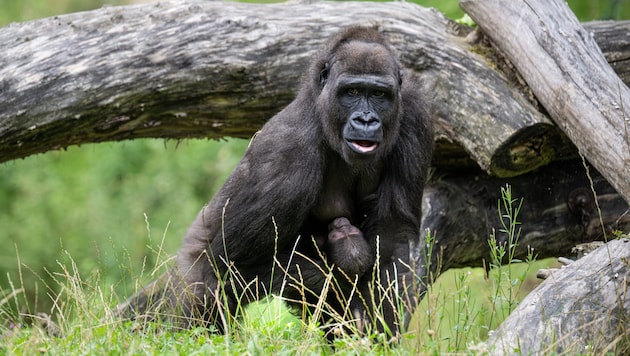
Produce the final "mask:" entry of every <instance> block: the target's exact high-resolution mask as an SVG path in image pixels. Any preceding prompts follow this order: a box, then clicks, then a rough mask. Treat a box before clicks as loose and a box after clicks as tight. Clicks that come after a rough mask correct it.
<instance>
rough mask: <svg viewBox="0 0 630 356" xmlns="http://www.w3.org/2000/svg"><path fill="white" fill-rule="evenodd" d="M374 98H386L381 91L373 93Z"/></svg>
mask: <svg viewBox="0 0 630 356" xmlns="http://www.w3.org/2000/svg"><path fill="white" fill-rule="evenodd" d="M372 96H374V97H377V98H382V97H384V96H385V92H384V91H381V90H377V91H375V92H373V93H372Z"/></svg>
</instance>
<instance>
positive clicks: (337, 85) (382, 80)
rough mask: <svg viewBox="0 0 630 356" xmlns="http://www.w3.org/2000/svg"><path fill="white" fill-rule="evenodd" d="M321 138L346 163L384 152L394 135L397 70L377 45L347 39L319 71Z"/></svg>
mask: <svg viewBox="0 0 630 356" xmlns="http://www.w3.org/2000/svg"><path fill="white" fill-rule="evenodd" d="M322 75H323V76H325V77H323V80H322V82H323V83H324V87H323V89H322V92H321V94H320V97H319V100H318V104H319V107H320V108H322V105H324V106H323V107H325V108H327V110H326V111H324V112H326V114H325V115H323V116H324V117H322V119H323V120H324V121H325V122H324V123H323V127H324V132H325V134H326V140H327V142H328V144H329V146H330V147H332V148H333V149H334V150H335V151H337V152H338V153H339V154H340V155H341V156H342V157H343V159H344V160H345V161H346V162H348V163H349V164H353V163H356V162H365V161H366V160H370V159H371V158H375V157H382V156H383V155H384V154H386V153H387V152H388V151H389V149H390V148H391V146H392V145H393V143H394V142H396V139H397V137H398V129H399V123H400V117H401V115H400V113H399V111H400V110H399V108H400V95H399V92H400V84H401V76H400V68H399V65H398V62H397V61H396V59H395V58H394V57H393V56H392V53H391V51H390V50H388V49H387V48H385V47H384V46H382V45H379V44H374V43H366V42H361V41H351V42H348V43H345V44H344V45H342V46H341V47H339V48H338V49H337V52H336V55H335V56H334V58H332V60H331V61H329V62H328V63H326V68H325V69H324V71H323V72H322Z"/></svg>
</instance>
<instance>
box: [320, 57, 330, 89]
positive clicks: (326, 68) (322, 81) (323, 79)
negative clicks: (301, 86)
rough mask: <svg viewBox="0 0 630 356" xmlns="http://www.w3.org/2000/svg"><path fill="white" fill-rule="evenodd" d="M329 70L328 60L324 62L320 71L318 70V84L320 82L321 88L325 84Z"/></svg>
mask: <svg viewBox="0 0 630 356" xmlns="http://www.w3.org/2000/svg"><path fill="white" fill-rule="evenodd" d="M329 71H330V66H329V64H328V62H326V63H324V68H323V69H322V71H321V72H319V84H321V86H322V88H323V87H324V85H326V81H327V80H328V72H329Z"/></svg>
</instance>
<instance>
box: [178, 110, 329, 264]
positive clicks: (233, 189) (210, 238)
mask: <svg viewBox="0 0 630 356" xmlns="http://www.w3.org/2000/svg"><path fill="white" fill-rule="evenodd" d="M296 106H299V103H296V102H294V103H292V104H291V105H289V106H288V107H287V108H285V110H283V111H282V112H280V113H279V114H278V115H276V116H275V117H274V118H272V119H271V120H270V121H269V122H268V123H267V125H265V127H264V128H263V130H262V131H261V132H259V133H258V134H257V135H256V136H255V137H254V138H253V139H252V142H251V144H250V147H249V148H248V149H247V152H246V153H245V155H244V157H243V159H242V160H241V162H240V163H239V165H238V166H237V167H236V169H235V170H234V172H233V173H232V174H231V175H230V177H229V178H228V180H227V181H226V183H225V184H224V186H223V187H222V188H221V190H220V191H219V192H218V193H217V194H216V195H215V197H214V198H213V199H212V201H211V202H210V203H209V204H208V205H207V206H206V207H205V208H204V209H202V211H201V212H200V213H199V215H198V216H197V219H196V220H195V221H194V222H193V224H192V226H191V227H190V229H189V231H188V233H187V235H186V237H185V242H184V244H183V247H184V248H183V249H182V250H184V249H185V251H180V256H179V260H180V261H179V266H180V270H181V272H182V273H184V274H185V273H186V271H187V270H189V269H191V266H192V264H193V263H195V260H196V259H198V258H199V256H200V254H201V253H203V251H204V250H207V249H208V246H209V247H210V251H209V252H211V256H210V257H211V258H213V259H214V262H215V263H217V265H218V266H219V267H221V266H222V265H224V264H225V262H226V261H228V260H229V261H233V262H234V263H235V266H236V267H237V268H238V267H239V265H240V266H255V265H257V264H261V263H267V262H269V261H272V259H273V254H274V250H276V249H277V250H286V249H287V248H289V247H290V245H292V244H293V243H294V241H295V238H296V237H297V234H298V232H299V230H300V228H301V224H302V222H303V221H304V220H305V219H306V216H307V215H308V213H309V211H310V209H311V208H312V206H313V204H314V202H315V200H316V197H317V193H318V191H319V190H320V189H321V188H320V187H321V179H322V178H321V171H322V167H321V165H322V159H321V157H320V154H319V152H320V151H319V150H320V148H319V142H318V141H319V140H318V135H317V131H318V128H317V125H316V123H314V122H310V121H314V120H312V119H311V118H303V117H299V116H292V113H299V111H298V110H297V108H296ZM309 120H310V121H309ZM309 126H313V127H309ZM276 244H277V245H276ZM219 259H223V260H224V261H219ZM193 269H194V268H193Z"/></svg>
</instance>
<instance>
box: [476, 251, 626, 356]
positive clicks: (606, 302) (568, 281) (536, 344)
mask: <svg viewBox="0 0 630 356" xmlns="http://www.w3.org/2000/svg"><path fill="white" fill-rule="evenodd" d="M629 291H630V240H628V239H620V240H612V241H610V242H608V243H607V244H605V245H604V246H602V247H600V248H598V249H597V250H595V251H593V252H591V253H590V254H588V255H587V256H585V257H583V258H581V259H579V260H577V261H575V262H573V263H571V264H569V265H568V266H567V267H565V268H562V269H558V270H555V271H553V272H552V275H551V276H550V277H548V278H547V279H546V280H545V281H544V282H543V283H542V284H541V285H539V286H538V287H537V288H536V289H535V290H534V291H532V292H531V293H530V294H529V295H528V296H527V297H525V299H523V301H522V302H521V304H520V305H519V306H518V307H517V308H516V309H515V310H514V311H513V312H512V313H511V314H510V316H509V317H508V318H507V319H506V320H505V321H504V322H503V323H502V324H501V326H500V327H499V328H498V329H497V330H496V331H495V332H494V333H493V334H492V336H491V337H490V339H489V340H488V346H489V348H490V352H491V354H492V355H504V354H507V355H513V354H518V355H547V354H556V353H557V354H582V353H585V354H589V355H590V354H607V353H611V354H615V355H627V354H628V352H630V343H629V342H630V292H629Z"/></svg>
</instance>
